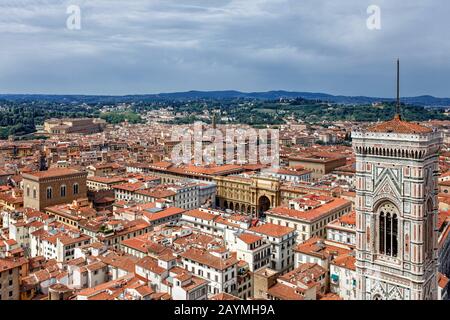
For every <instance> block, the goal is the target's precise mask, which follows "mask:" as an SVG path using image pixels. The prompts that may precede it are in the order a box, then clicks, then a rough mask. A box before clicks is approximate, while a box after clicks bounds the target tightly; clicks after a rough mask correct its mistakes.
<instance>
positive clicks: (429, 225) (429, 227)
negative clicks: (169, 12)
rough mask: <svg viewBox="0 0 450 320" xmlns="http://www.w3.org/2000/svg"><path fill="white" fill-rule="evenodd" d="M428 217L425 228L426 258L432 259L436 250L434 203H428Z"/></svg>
mask: <svg viewBox="0 0 450 320" xmlns="http://www.w3.org/2000/svg"><path fill="white" fill-rule="evenodd" d="M426 209H427V215H426V218H425V226H424V239H423V243H424V251H425V257H431V256H432V254H433V249H434V230H433V229H434V227H433V201H432V200H431V199H429V200H428V201H427V208H426Z"/></svg>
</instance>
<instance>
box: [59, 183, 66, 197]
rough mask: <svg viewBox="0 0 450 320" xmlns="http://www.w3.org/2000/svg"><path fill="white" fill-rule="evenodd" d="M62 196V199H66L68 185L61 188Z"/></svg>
mask: <svg viewBox="0 0 450 320" xmlns="http://www.w3.org/2000/svg"><path fill="white" fill-rule="evenodd" d="M60 194H61V197H65V196H66V185H64V184H63V185H62V186H61V188H60Z"/></svg>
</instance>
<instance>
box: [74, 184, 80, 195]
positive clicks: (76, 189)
mask: <svg viewBox="0 0 450 320" xmlns="http://www.w3.org/2000/svg"><path fill="white" fill-rule="evenodd" d="M78 192H79V186H78V183H74V185H73V194H78Z"/></svg>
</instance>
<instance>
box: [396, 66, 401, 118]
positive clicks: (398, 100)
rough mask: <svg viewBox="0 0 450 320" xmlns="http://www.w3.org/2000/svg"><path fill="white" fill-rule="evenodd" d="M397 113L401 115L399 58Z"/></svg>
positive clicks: (398, 69) (398, 68)
mask: <svg viewBox="0 0 450 320" xmlns="http://www.w3.org/2000/svg"><path fill="white" fill-rule="evenodd" d="M396 113H397V115H398V116H400V59H397V112H396Z"/></svg>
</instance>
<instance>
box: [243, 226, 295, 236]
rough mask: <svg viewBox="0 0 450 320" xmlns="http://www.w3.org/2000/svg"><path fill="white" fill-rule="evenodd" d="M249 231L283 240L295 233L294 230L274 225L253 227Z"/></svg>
mask: <svg viewBox="0 0 450 320" xmlns="http://www.w3.org/2000/svg"><path fill="white" fill-rule="evenodd" d="M249 231H252V232H255V233H260V234H264V235H267V236H269V237H274V238H281V237H283V236H286V235H288V234H290V233H292V232H294V231H295V229H293V228H289V227H285V226H280V225H277V224H273V223H265V224H262V225H259V226H257V227H252V228H250V229H249Z"/></svg>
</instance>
